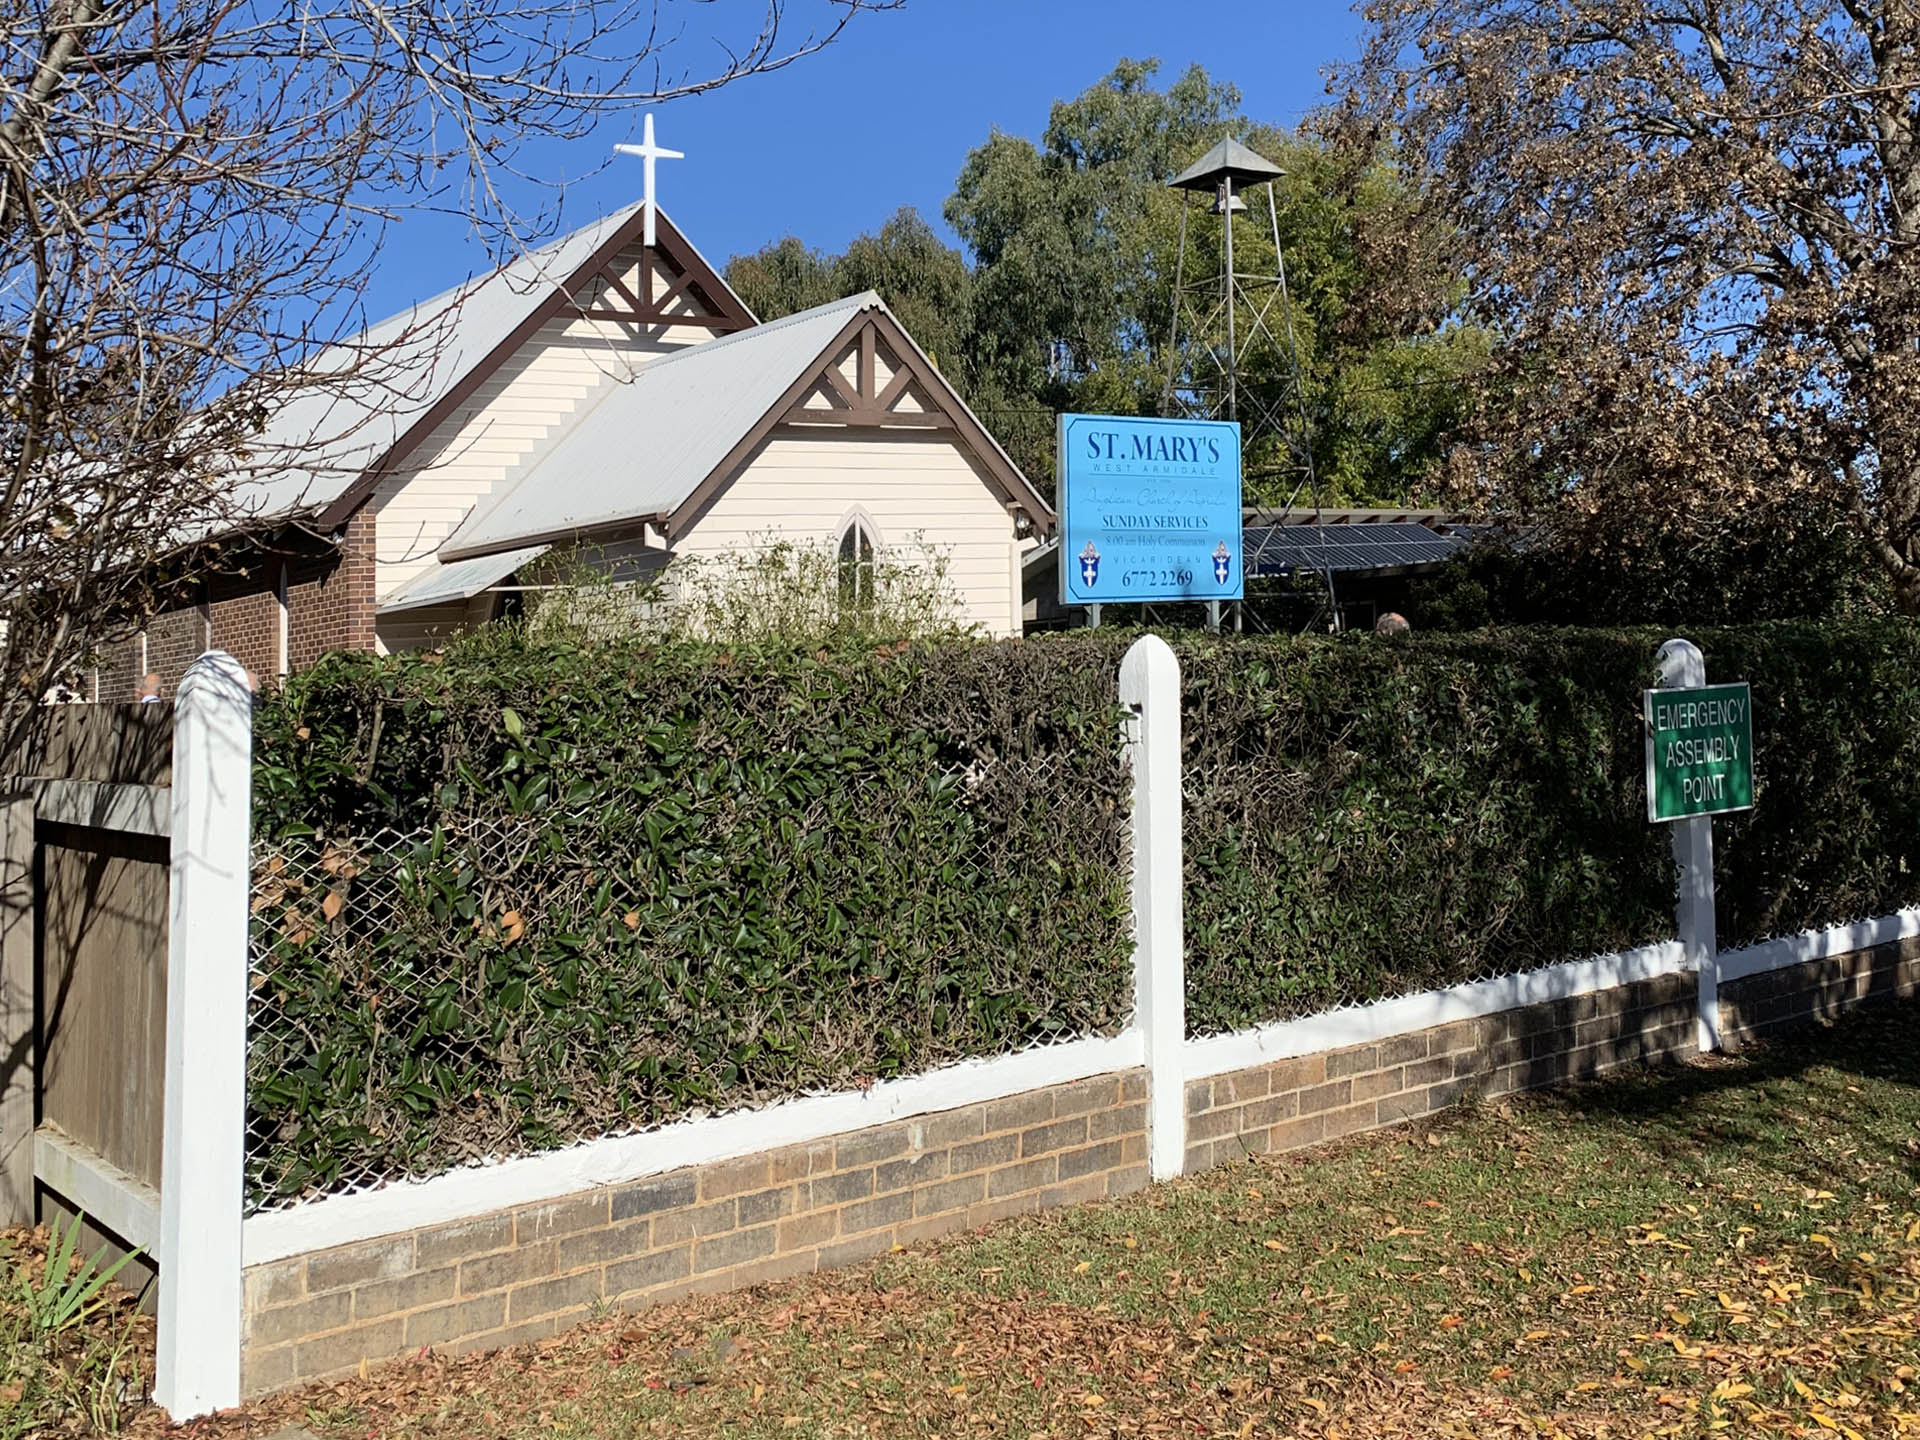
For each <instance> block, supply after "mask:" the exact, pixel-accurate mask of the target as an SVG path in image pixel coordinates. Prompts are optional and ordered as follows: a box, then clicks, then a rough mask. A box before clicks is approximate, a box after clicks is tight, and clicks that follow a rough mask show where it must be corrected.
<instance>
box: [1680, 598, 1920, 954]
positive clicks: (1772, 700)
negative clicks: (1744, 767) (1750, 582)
mask: <svg viewBox="0 0 1920 1440" xmlns="http://www.w3.org/2000/svg"><path fill="white" fill-rule="evenodd" d="M1691 638H1692V639H1693V640H1694V641H1695V642H1696V643H1697V644H1698V645H1699V646H1700V648H1701V650H1702V652H1703V653H1704V654H1705V656H1706V661H1707V678H1708V679H1709V680H1713V681H1721V680H1746V681H1749V682H1750V683H1751V684H1752V686H1753V755H1754V785H1755V794H1754V808H1753V810H1752V811H1751V812H1750V813H1749V814H1745V815H1730V816H1725V817H1722V818H1721V819H1718V820H1715V821H1714V822H1713V830H1714V835H1713V844H1714V888H1715V891H1716V893H1717V896H1718V899H1719V925H1720V944H1721V946H1722V947H1723V948H1730V947H1732V946H1736V945H1745V944H1751V943H1752V942H1754V941H1756V940H1763V939H1766V938H1767V937H1769V936H1773V935H1787V934H1793V933H1795V932H1797V931H1800V930H1807V929H1812V928H1815V927H1818V926H1822V925H1832V924H1837V923H1839V922H1842V921H1847V920H1860V919H1865V918H1867V917H1869V916H1874V915H1885V914H1887V913H1889V912H1891V911H1894V910H1897V909H1900V908H1901V907H1903V906H1907V905H1912V904H1915V903H1920V626H1915V625H1914V624H1913V623H1911V622H1909V621H1881V622H1877V623H1860V624H1851V625H1817V624H1781V625H1766V626H1746V627H1741V628H1738V629H1727V630H1709V631H1701V632H1696V633H1694V634H1693V635H1692V636H1691Z"/></svg>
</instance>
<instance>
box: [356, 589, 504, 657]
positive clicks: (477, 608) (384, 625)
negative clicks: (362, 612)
mask: <svg viewBox="0 0 1920 1440" xmlns="http://www.w3.org/2000/svg"><path fill="white" fill-rule="evenodd" d="M493 606H494V597H493V596H492V595H476V596H474V597H473V598H472V599H471V600H454V601H450V602H448V603H447V604H445V605H422V606H420V607H419V608H418V609H415V610H405V611H402V612H401V613H400V614H398V615H382V616H380V617H378V618H377V619H376V620H375V622H374V624H375V627H376V631H377V634H378V638H379V641H380V648H381V649H382V650H383V651H385V652H386V653H387V654H392V653H393V652H394V651H396V650H438V649H439V648H440V647H441V646H443V645H445V644H446V643H447V642H448V641H449V640H452V639H453V638H454V637H455V636H457V635H464V634H466V633H467V632H468V631H470V630H473V629H476V628H478V627H479V626H481V625H484V624H486V623H487V621H489V620H491V619H492V618H493Z"/></svg>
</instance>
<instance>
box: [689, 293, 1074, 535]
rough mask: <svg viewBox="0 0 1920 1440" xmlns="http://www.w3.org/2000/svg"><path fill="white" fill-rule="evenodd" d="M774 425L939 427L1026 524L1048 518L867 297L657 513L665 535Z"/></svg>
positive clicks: (807, 430) (1043, 524)
mask: <svg viewBox="0 0 1920 1440" xmlns="http://www.w3.org/2000/svg"><path fill="white" fill-rule="evenodd" d="M882 369H884V370H885V371H886V378H885V379H884V380H883V379H882V378H881V371H882ZM849 371H851V374H849V373H848V372H849ZM782 428H786V429H788V430H789V431H790V432H791V433H796V434H815V435H817V434H820V433H822V432H823V431H824V432H828V433H831V432H832V431H834V430H836V429H845V430H911V431H941V432H945V433H947V434H949V435H951V436H952V437H953V438H954V439H955V440H957V441H958V442H959V443H960V444H961V445H962V447H963V448H964V449H966V450H967V451H969V452H970V453H971V454H972V455H973V456H974V457H975V458H976V459H977V460H978V461H979V463H980V465H981V467H982V469H983V470H984V471H985V472H986V476H987V480H988V483H989V484H990V485H991V486H992V487H993V488H994V490H996V491H997V492H998V493H999V495H1000V499H1001V501H1002V503H1003V504H1005V506H1006V507H1007V509H1008V511H1009V512H1010V513H1012V514H1013V515H1015V516H1016V517H1024V518H1025V519H1026V521H1027V523H1028V524H1029V525H1030V526H1031V527H1032V529H1033V530H1034V532H1035V533H1038V534H1041V535H1045V534H1047V533H1048V532H1049V531H1050V530H1051V529H1052V528H1053V520H1054V514H1053V507H1052V506H1050V505H1048V504H1047V502H1046V501H1045V500H1044V499H1042V498H1041V497H1040V494H1039V492H1037V491H1036V490H1035V489H1034V488H1033V486H1032V485H1031V484H1029V483H1028V481H1027V477H1026V476H1025V475H1023V474H1021V473H1020V470H1019V467H1017V466H1016V465H1015V464H1014V463H1013V461H1012V460H1011V459H1009V458H1008V456H1007V453H1006V452H1005V451H1004V450H1002V449H1001V448H1000V444H999V442H998V441H996V440H995V439H994V438H993V436H992V435H991V434H989V433H988V431H987V429H986V427H985V426H983V425H982V424H981V423H980V421H979V420H978V419H977V418H976V417H975V416H974V414H973V412H972V411H971V410H969V409H968V408H967V406H966V404H965V402H963V401H962V400H961V399H960V397H959V395H958V394H956V393H955V391H954V389H953V387H952V385H950V384H949V383H948V382H947V380H946V379H945V378H944V377H943V376H942V375H941V374H940V372H939V371H938V370H936V369H934V367H933V363H932V362H931V361H930V360H928V359H927V357H926V355H925V354H924V353H923V352H922V351H921V349H920V347H919V346H918V345H916V344H915V343H914V342H913V339H912V338H911V337H910V336H909V335H908V334H907V332H906V331H905V330H904V329H903V328H902V327H901V325H900V323H899V321H898V320H896V319H895V318H894V316H893V313H892V312H891V311H889V310H887V309H886V308H885V307H884V306H882V305H880V304H878V303H877V302H876V303H875V304H874V305H873V306H871V307H870V308H864V309H862V310H860V311H859V312H857V313H856V314H855V315H854V317H853V319H852V320H850V321H849V322H848V324H847V326H846V328H845V329H843V330H842V331H841V332H840V334H839V335H838V336H836V337H835V338H834V340H833V342H832V343H831V344H829V345H828V346H827V348H826V349H825V351H823V352H822V353H821V356H820V358H819V360H818V361H817V362H816V363H814V364H813V365H811V366H809V367H807V369H806V370H804V371H803V372H802V373H801V375H800V377H799V378H798V379H797V380H795V381H794V383H793V384H792V385H791V386H789V387H788V389H787V391H786V393H785V394H784V395H782V396H781V397H780V399H779V401H778V402H777V403H775V404H774V405H773V406H772V407H771V408H770V409H769V410H768V411H767V413H766V414H765V415H763V416H762V417H761V418H760V420H759V422H758V423H757V424H755V425H754V426H753V428H752V429H750V430H748V431H747V433H746V434H745V435H743V436H742V437H741V438H740V440H739V442H738V443H737V444H735V445H734V447H733V448H732V449H731V450H730V451H729V452H728V453H727V456H726V458H725V459H723V460H722V461H721V462H720V463H719V464H718V465H716V466H715V467H714V468H713V470H712V472H711V473H709V474H708V476H707V478H706V479H705V480H704V481H702V482H701V483H700V484H699V485H698V486H696V487H695V488H694V490H693V492H692V493H691V494H690V495H688V496H687V498H686V499H685V500H683V501H682V502H681V503H680V504H679V505H677V506H676V507H674V509H673V511H672V513H671V514H668V515H665V516H661V517H659V521H658V523H660V524H661V525H662V528H663V529H664V530H665V533H666V535H667V537H668V539H669V541H671V539H672V537H674V536H675V535H678V534H680V533H683V532H684V531H686V530H687V529H688V528H690V527H691V526H692V524H693V523H694V521H695V520H697V519H698V518H699V516H700V515H701V513H702V512H703V511H704V510H705V509H706V507H707V505H708V504H709V503H710V502H711V501H712V500H713V498H714V497H715V496H716V495H718V494H719V493H720V491H721V490H723V489H724V488H726V486H727V485H728V484H729V483H731V481H732V479H733V477H734V475H735V473H736V472H737V471H738V469H739V468H740V466H741V465H743V464H744V463H745V462H746V461H747V460H748V459H749V458H750V457H751V456H752V455H753V454H754V452H755V451H757V450H758V449H759V448H760V447H761V446H762V445H764V444H765V443H766V442H767V441H768V440H769V439H770V438H772V436H773V435H774V433H775V431H777V430H780V429H782Z"/></svg>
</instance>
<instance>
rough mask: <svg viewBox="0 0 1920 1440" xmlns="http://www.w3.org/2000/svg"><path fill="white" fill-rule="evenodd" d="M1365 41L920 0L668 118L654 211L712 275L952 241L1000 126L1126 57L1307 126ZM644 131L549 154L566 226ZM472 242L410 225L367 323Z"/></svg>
mask: <svg viewBox="0 0 1920 1440" xmlns="http://www.w3.org/2000/svg"><path fill="white" fill-rule="evenodd" d="M743 7H744V8H747V9H751V8H753V7H752V5H751V3H750V0H720V3H719V4H716V5H714V6H712V7H711V9H710V10H706V12H705V13H706V15H716V16H719V17H725V16H726V15H727V14H728V12H737V11H740V10H741V9H742V8H743ZM702 8H704V7H695V9H694V10H693V11H692V12H690V13H692V15H693V17H694V19H695V20H700V19H702V18H704V17H703V16H702V15H701V13H700V11H701V9H702ZM795 8H796V9H798V8H799V7H798V6H796V7H795ZM1359 34H1360V21H1359V19H1358V18H1357V17H1356V16H1355V15H1353V14H1352V13H1351V12H1350V11H1349V10H1348V9H1347V8H1346V6H1345V5H1344V4H1341V3H1302V0H1176V3H1172V4H1168V3H1166V0H908V3H907V5H906V6H905V8H903V9H901V10H899V11H894V12H888V13H882V14H875V15H868V16H863V17H861V18H860V19H859V20H858V21H857V22H856V23H855V24H854V25H853V26H852V27H851V28H850V29H849V30H848V31H847V33H846V35H845V36H844V37H843V38H842V39H841V40H840V41H839V42H838V43H837V44H836V45H834V46H833V47H831V48H830V49H829V50H827V51H825V52H823V53H822V54H819V55H816V56H812V57H809V58H807V59H805V60H802V61H800V62H798V63H796V64H795V65H793V66H792V67H790V68H789V69H787V70H784V71H781V72H778V73H776V74H772V75H766V76H758V77H754V78H752V79H748V80H743V81H740V82H738V83H736V84H734V85H730V86H727V87H726V88H724V89H722V90H719V91H716V92H714V93H712V94H710V95H704V96H696V97H692V98H688V99H684V100H677V101H672V102H670V103H668V104H665V105H661V106H658V107H657V108H656V109H655V112H654V113H655V117H656V118H655V125H656V126H657V128H658V131H659V140H660V143H661V144H663V145H666V146H667V147H669V148H671V149H675V150H683V151H685V152H686V153H687V158H686V159H685V160H673V161H662V162H660V181H659V188H660V202H661V204H662V206H664V207H665V208H666V209H667V210H668V211H670V212H671V213H672V215H673V216H674V218H675V220H676V221H677V222H678V223H679V224H680V226H681V228H682V229H683V230H684V231H685V232H686V233H687V234H688V236H689V237H690V238H691V239H692V240H693V241H694V243H695V244H696V245H698V246H699V247H700V248H701V250H702V251H704V252H705V253H706V255H707V257H708V258H709V259H711V260H712V261H713V262H714V264H716V265H721V264H724V263H725V261H726V259H727V257H728V256H730V255H733V254H735V253H738V252H741V251H746V250H754V249H758V248H759V247H760V246H762V245H765V244H767V243H768V242H770V241H774V240H778V239H779V238H780V237H781V236H783V235H787V234H793V235H798V236H799V237H800V238H801V239H803V240H805V241H806V242H807V243H808V244H810V245H815V246H819V247H822V248H826V249H838V248H840V247H842V246H844V245H845V244H846V242H847V241H848V240H850V239H851V238H852V237H853V236H855V235H858V234H860V233H861V232H862V231H865V230H872V229H875V228H877V227H878V226H879V225H880V224H881V223H882V222H883V221H884V220H885V219H886V218H887V217H888V216H889V215H891V214H892V213H893V212H894V211H895V210H897V209H898V208H899V207H900V206H902V205H913V206H916V207H918V208H919V210H920V211H921V213H922V214H923V215H925V216H926V217H927V218H928V219H929V220H930V221H932V222H933V223H934V224H936V225H938V226H940V228H941V229H942V230H943V231H944V230H945V225H944V222H943V221H941V219H940V207H941V205H942V203H943V202H944V201H945V200H946V197H947V195H948V194H949V193H950V192H951V190H952V188H953V181H954V178H955V177H956V176H957V175H958V174H959V172H960V167H961V165H962V163H963V162H964V161H965V159H966V155H967V152H968V151H969V150H970V149H972V148H973V147H974V146H975V145H978V144H979V143H980V142H981V141H982V140H984V139H985V138H986V137H987V135H988V134H989V133H990V131H991V130H992V129H993V128H994V127H996V126H997V127H999V128H1000V129H1002V130H1005V131H1008V132H1011V133H1014V134H1020V135H1028V136H1033V137H1036V138H1037V137H1038V136H1039V134H1040V132H1041V131H1042V130H1043V129H1044V128H1045V126H1046V123H1047V110H1048V107H1049V106H1050V105H1051V104H1052V102H1053V101H1055V100H1057V99H1064V98H1066V97H1068V96H1071V95H1074V94H1077V93H1079V92H1080V91H1081V90H1084V89H1085V88H1086V87H1087V86H1088V85H1091V84H1092V83H1093V82H1094V81H1096V80H1098V79H1099V78H1100V77H1101V76H1102V75H1104V74H1106V73H1107V71H1108V70H1110V69H1111V68H1112V66H1113V64H1114V62H1115V61H1116V60H1118V59H1119V58H1121V57H1122V56H1127V57H1134V58H1144V57H1148V56H1157V57H1158V58H1159V59H1160V60H1161V62H1162V67H1163V69H1162V74H1163V76H1165V75H1168V74H1171V73H1177V72H1178V71H1179V70H1180V69H1183V68H1185V66H1186V65H1188V64H1189V63H1191V62H1193V61H1198V62H1199V63H1201V64H1202V65H1204V66H1206V67H1207V69H1208V70H1209V71H1210V72H1211V73H1212V74H1213V75H1214V76H1215V78H1217V79H1224V80H1230V81H1232V82H1233V83H1235V84H1236V85H1238V86H1239V87H1240V89H1241V91H1242V92H1243V93H1244V95H1245V97H1246V108H1247V113H1248V114H1249V115H1252V116H1254V117H1256V118H1258V119H1262V120H1268V121H1277V122H1280V123H1284V124H1293V123H1296V122H1297V121H1298V120H1299V119H1300V117H1301V116H1302V115H1303V114H1304V113H1305V112H1306V111H1308V110H1309V109H1311V108H1312V107H1313V106H1314V105H1315V104H1317V103H1318V102H1319V101H1320V100H1321V98H1322V97H1323V94H1324V82H1323V79H1322V75H1321V72H1322V70H1323V69H1324V67H1325V66H1327V65H1328V64H1330V63H1332V62H1334V61H1337V60H1342V59H1346V58H1348V57H1350V56H1351V55H1352V54H1353V53H1354V51H1355V49H1356V47H1357V44H1358V37H1359ZM710 53H711V52H710V51H703V49H702V46H701V43H700V41H698V40H696V39H689V40H687V41H685V42H683V43H682V45H681V46H680V48H679V50H678V51H677V63H678V64H679V65H680V66H682V67H685V68H691V69H701V68H706V67H703V66H702V63H701V62H702V60H703V59H704V58H705V55H707V54H710ZM639 132H640V118H639V112H638V111H635V112H634V113H633V114H632V115H629V116H621V117H609V119H608V120H607V121H606V123H604V124H603V125H602V126H601V128H600V130H599V131H598V132H596V134H595V135H594V136H593V137H591V138H590V139H587V140H582V141H577V142H574V143H572V144H570V145H568V146H566V147H563V148H553V149H550V150H547V151H544V152H542V153H541V154H540V155H538V156H537V157H535V159H536V161H537V162H538V163H541V164H544V165H551V166H552V167H554V171H553V173H555V174H559V173H562V172H563V171H564V172H569V173H568V178H571V176H572V175H589V177H590V178H587V179H585V180H582V181H580V182H579V183H577V184H571V185H570V186H569V187H568V189H567V191H566V194H565V200H564V204H563V209H562V215H563V219H564V221H565V223H566V224H567V225H568V226H569V227H571V226H572V225H576V224H584V223H586V222H587V221H588V220H590V219H592V218H593V217H594V216H595V215H598V214H600V213H603V212H604V211H606V210H609V209H612V208H613V207H615V206H617V205H620V204H623V203H625V202H626V201H627V200H629V199H633V198H637V197H638V195H639V193H640V162H639V161H638V160H625V161H621V162H619V163H618V164H615V165H611V166H603V161H604V160H605V159H606V157H607V155H608V152H609V151H610V150H611V148H612V146H613V144H614V142H616V141H619V140H627V139H633V140H637V139H638V138H639ZM595 170H598V171H599V173H598V174H591V173H590V172H593V171H595ZM465 232H466V227H465V226H464V224H463V223H462V222H461V221H459V220H457V219H454V218H451V217H446V216H436V215H427V214H419V215H414V216H412V217H410V218H408V219H407V220H405V221H404V222H402V223H401V224H399V225H398V226H396V227H395V228H394V230H393V231H392V232H391V234H390V235H389V238H388V240H387V243H386V246H385V248H384V250H383V252H382V254H381V257H380V261H379V268H378V270H377V272H376V274H375V276H374V279H373V284H372V289H371V290H370V292H369V294H368V295H367V297H366V302H367V309H368V313H369V314H370V315H373V316H378V315H383V314H388V313H391V312H393V311H395V310H398V309H401V308H403V307H404V306H406V305H407V304H408V303H409V302H411V301H413V300H416V299H421V298H424V297H425V296H428V295H431V294H433V293H434V292H436V291H438V290H440V289H442V288H444V287H446V286H447V285H450V284H453V283H454V282H456V281H458V280H459V279H461V278H463V277H464V276H465V275H467V274H469V273H470V272H472V271H473V270H474V269H476V268H479V267H482V266H484V264H485V263H486V260H485V255H484V252H483V250H482V247H481V246H480V244H479V242H478V241H477V240H475V239H473V238H472V237H471V236H470V235H468V234H467V233H465Z"/></svg>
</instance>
